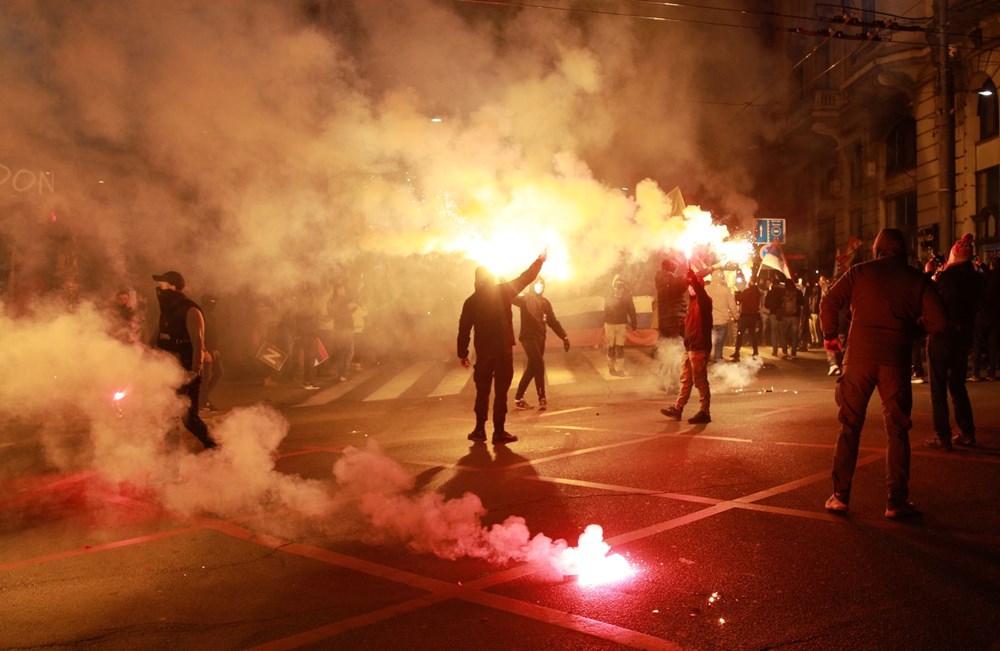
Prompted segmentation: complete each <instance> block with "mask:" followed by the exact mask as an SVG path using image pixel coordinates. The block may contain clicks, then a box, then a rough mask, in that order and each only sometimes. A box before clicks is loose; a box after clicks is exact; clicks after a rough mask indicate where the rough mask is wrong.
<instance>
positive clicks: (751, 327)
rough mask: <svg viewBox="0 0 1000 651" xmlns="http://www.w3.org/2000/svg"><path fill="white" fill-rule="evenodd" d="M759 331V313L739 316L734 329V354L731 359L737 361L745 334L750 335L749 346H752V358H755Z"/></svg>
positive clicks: (758, 342)
mask: <svg viewBox="0 0 1000 651" xmlns="http://www.w3.org/2000/svg"><path fill="white" fill-rule="evenodd" d="M760 329H761V323H760V313H759V312H754V313H753V314H741V315H740V320H739V322H738V324H737V327H736V354H735V355H733V357H735V358H736V359H739V357H740V348H742V347H743V335H744V334H745V333H747V332H749V333H750V344H751V345H752V346H753V354H754V357H756V356H757V346H758V345H759V344H760Z"/></svg>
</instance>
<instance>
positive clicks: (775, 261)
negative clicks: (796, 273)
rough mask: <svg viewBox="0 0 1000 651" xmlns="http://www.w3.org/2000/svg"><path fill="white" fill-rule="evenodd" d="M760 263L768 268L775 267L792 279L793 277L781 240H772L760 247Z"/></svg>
mask: <svg viewBox="0 0 1000 651" xmlns="http://www.w3.org/2000/svg"><path fill="white" fill-rule="evenodd" d="M760 265H761V266H762V267H767V268H768V269H774V270H775V271H777V272H779V273H780V274H781V275H782V276H784V277H785V278H786V279H791V277H792V272H791V270H790V269H789V268H788V262H787V261H786V260H785V252H784V250H783V249H782V248H781V242H779V241H778V240H777V239H775V240H772V241H771V243H770V244H765V245H764V246H762V247H760ZM758 273H759V272H758Z"/></svg>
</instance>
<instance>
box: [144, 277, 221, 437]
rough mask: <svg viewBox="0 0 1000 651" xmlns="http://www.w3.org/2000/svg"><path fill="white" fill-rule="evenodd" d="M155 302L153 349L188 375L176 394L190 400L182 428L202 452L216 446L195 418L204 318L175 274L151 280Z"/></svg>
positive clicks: (181, 280) (199, 390) (197, 402)
mask: <svg viewBox="0 0 1000 651" xmlns="http://www.w3.org/2000/svg"><path fill="white" fill-rule="evenodd" d="M153 280H155V281H156V299H157V301H158V302H159V304H160V319H159V322H158V323H159V327H158V329H157V332H156V340H155V341H154V342H153V346H154V347H156V348H159V349H160V350H165V351H167V352H168V353H171V354H172V355H174V356H175V357H176V358H177V361H179V362H180V364H181V366H182V367H183V368H184V370H185V371H187V372H188V377H187V381H186V382H185V383H184V384H182V385H181V386H180V388H179V389H177V393H179V394H180V395H183V396H187V397H188V398H189V399H190V404H188V410H187V413H186V414H185V415H184V418H183V421H184V427H186V428H187V429H188V430H189V431H190V432H191V433H192V434H194V435H195V438H197V439H198V440H199V441H201V444H202V445H204V446H205V449H211V448H214V447H216V446H217V443H216V442H215V440H214V439H213V438H212V437H211V435H209V433H208V426H207V425H205V421H203V420H202V419H201V417H200V416H198V407H199V397H200V393H201V371H202V365H203V364H204V358H205V317H204V315H202V313H201V308H200V307H199V306H198V304H197V303H195V302H194V301H192V300H191V299H190V298H188V297H187V296H185V295H184V293H183V291H181V290H183V289H184V285H185V283H184V277H183V276H182V275H180V274H179V273H178V272H176V271H168V272H166V273H163V274H159V275H156V276H153Z"/></svg>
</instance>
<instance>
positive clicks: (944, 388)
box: [457, 228, 1000, 519]
mask: <svg viewBox="0 0 1000 651" xmlns="http://www.w3.org/2000/svg"><path fill="white" fill-rule="evenodd" d="M908 254H909V251H908V250H907V248H906V240H905V238H904V236H903V233H902V231H900V230H899V229H895V228H886V229H883V230H882V231H881V232H880V233H879V234H878V236H877V237H876V239H875V243H874V245H873V247H872V256H873V259H872V260H870V261H867V262H862V263H859V264H856V265H854V266H852V267H850V269H848V270H847V271H846V272H845V273H843V274H842V275H841V276H840V277H839V278H837V279H836V281H835V282H831V280H830V279H828V278H827V277H825V276H820V277H819V278H817V279H816V281H815V282H810V283H807V284H806V285H805V287H804V289H800V288H799V286H798V284H797V283H795V282H794V281H793V280H792V279H790V278H780V279H773V280H772V279H760V280H758V279H757V278H753V277H752V278H751V279H750V280H749V281H747V282H745V283H744V282H742V279H740V278H738V279H737V285H742V284H745V287H742V288H741V289H739V290H738V291H737V292H735V293H734V292H732V291H731V289H730V287H729V286H728V285H727V283H726V279H725V276H724V274H723V273H722V271H721V269H720V268H719V267H718V265H713V266H706V267H703V268H702V269H701V271H699V272H696V271H694V270H693V269H692V268H691V266H690V265H685V266H682V265H681V264H680V261H679V259H678V258H677V257H676V256H674V255H668V256H666V257H665V258H664V260H662V262H661V266H660V269H659V271H658V272H657V274H656V278H655V287H656V296H655V299H654V307H653V316H654V322H653V323H654V328H656V330H657V335H658V341H657V345H656V347H655V348H654V351H653V354H654V356H657V357H659V358H660V359H661V368H660V372H661V379H662V385H661V387H662V388H665V389H669V388H670V387H671V382H670V380H669V378H665V377H663V376H665V375H667V374H668V371H667V370H665V369H666V364H667V359H668V358H670V357H672V355H671V354H669V353H668V351H673V350H682V351H683V352H682V353H681V354H680V355H679V356H678V359H679V364H678V377H677V381H676V383H677V395H676V398H675V399H674V400H673V403H672V404H670V405H668V406H667V407H665V408H663V409H661V410H660V411H661V413H662V414H663V415H664V416H666V417H667V418H669V419H672V420H680V419H681V417H682V414H683V411H684V408H685V407H686V405H687V403H688V402H689V401H690V400H691V397H692V393H693V389H697V390H698V394H699V396H698V398H699V403H698V411H697V412H696V413H695V414H694V415H693V416H692V417H691V418H689V419H688V422H689V423H691V424H695V425H704V424H708V423H711V422H712V417H711V387H710V385H709V379H708V366H709V364H710V363H722V362H723V355H722V347H723V345H724V342H725V341H726V338H727V337H728V335H729V330H730V327H731V325H732V324H736V335H735V336H736V344H735V351H734V353H733V355H732V356H731V357H730V360H731V361H739V360H740V357H741V351H742V347H743V345H744V343H748V344H749V345H750V347H751V349H752V355H753V356H754V357H755V358H756V357H758V356H759V353H760V351H759V348H760V346H762V345H770V347H771V355H772V357H775V358H777V357H778V355H779V353H778V351H779V349H780V351H781V353H780V356H781V359H789V360H793V359H796V357H797V353H798V352H800V351H805V350H808V349H809V348H810V347H819V346H822V347H823V349H824V350H825V352H826V356H827V361H828V364H829V371H828V375H831V376H838V377H837V383H836V388H835V391H834V393H835V401H836V404H837V406H838V421H839V423H840V433H839V435H838V438H837V442H836V446H835V455H834V463H833V472H832V480H833V494H832V495H831V496H830V498H829V499H828V500H827V501H826V504H825V507H826V509H827V510H829V511H831V512H834V513H844V512H846V511H847V510H848V508H849V504H850V497H851V488H852V481H853V475H854V470H855V467H856V465H857V459H858V451H859V448H860V440H861V430H862V428H863V426H864V422H865V417H866V413H867V408H868V402H869V400H870V398H871V395H872V393H873V392H874V391H875V390H876V389H877V390H878V392H879V395H880V397H881V399H882V405H883V418H884V421H885V430H886V433H887V435H888V448H887V453H886V509H885V516H886V517H887V518H892V519H895V518H905V517H911V516H914V515H918V514H919V511H918V510H917V508H916V507H915V506H914V505H913V503H912V502H911V501H910V500H909V469H910V442H909V430H910V428H911V427H912V425H913V423H912V421H911V420H910V411H911V409H912V406H913V395H912V391H913V390H912V385H913V384H914V383H915V377H916V374H918V373H923V372H926V373H927V375H929V377H930V390H931V407H932V412H933V424H934V431H935V436H934V437H933V438H931V439H929V440H927V441H926V445H927V446H929V447H931V448H935V449H939V450H945V451H950V450H952V449H953V445H963V446H972V445H976V432H975V422H974V418H973V413H972V406H971V403H970V401H969V396H968V392H967V391H966V389H965V383H966V380H967V379H973V380H979V379H984V380H993V379H994V378H995V377H996V371H997V355H998V349H997V341H998V334H997V333H998V327H1000V267H998V263H997V261H996V260H994V261H993V262H992V263H991V265H990V268H989V269H985V268H983V266H982V265H977V264H975V263H974V257H973V240H972V236H971V235H965V236H963V237H962V238H961V239H960V240H959V241H957V242H955V244H954V246H953V247H952V248H951V250H950V252H949V255H948V258H947V260H946V261H945V262H944V263H943V264H928V266H927V269H926V270H925V271H923V272H922V271H921V270H919V269H917V268H915V267H912V266H910V265H909V264H908V261H907V258H908ZM544 261H545V256H544V254H543V255H541V256H539V257H538V259H537V260H536V261H535V262H534V263H533V264H532V265H531V266H530V267H529V268H528V269H526V270H525V271H524V272H523V273H522V274H521V275H520V276H519V277H518V278H516V279H515V280H513V281H508V282H497V280H496V279H495V278H493V276H492V275H491V274H490V273H489V272H488V271H487V270H486V269H485V268H482V267H480V268H479V269H477V270H476V282H475V292H474V293H473V294H472V295H471V296H470V297H469V298H468V299H467V300H466V302H465V305H464V306H463V308H462V314H461V317H460V321H459V331H458V343H457V352H458V357H459V359H460V361H461V363H462V365H463V366H465V367H469V366H470V364H471V362H470V360H469V344H470V339H471V338H472V336H473V334H474V335H475V339H474V344H475V349H476V363H475V374H474V377H475V384H476V401H475V414H476V426H475V428H474V429H473V431H472V432H471V433H470V434H469V435H468V438H469V439H470V440H472V441H474V442H481V441H485V440H486V429H485V428H486V422H487V419H488V416H489V400H490V395H491V392H492V393H493V443H494V444H506V443H511V442H514V441H516V440H517V436H515V435H513V434H510V433H509V432H507V431H506V429H505V425H506V414H507V392H508V389H509V387H510V384H511V381H512V379H513V373H514V371H513V347H514V345H515V341H514V329H513V322H512V306H513V305H517V306H518V307H519V308H520V309H521V317H522V326H521V336H520V340H521V343H522V345H523V346H524V348H525V351H526V352H527V354H528V368H527V369H526V370H525V373H524V375H523V376H522V378H521V382H520V384H519V386H518V388H517V393H516V396H515V405H516V406H517V407H519V408H528V407H529V405H528V404H527V402H526V401H525V399H524V393H525V391H526V389H527V387H528V386H529V384H530V382H531V381H532V380H534V381H535V384H536V388H537V391H538V396H539V405H540V406H544V405H545V404H546V399H545V389H544V362H543V354H544V338H545V334H546V329H547V327H548V328H552V330H553V331H554V332H555V333H556V334H557V335H558V336H559V337H560V338H562V339H563V341H564V347H565V349H566V350H567V351H568V350H569V338H568V336H567V334H566V332H565V330H564V329H563V328H562V326H561V324H560V323H559V321H558V320H557V319H556V317H555V313H554V312H553V310H552V306H551V303H549V301H548V300H547V299H543V298H542V297H541V294H542V291H543V289H544V284H542V283H538V284H536V285H535V286H534V288H533V289H532V291H531V292H529V293H528V295H527V296H519V294H520V292H521V291H522V290H523V289H524V288H526V287H528V286H529V285H530V284H531V283H532V281H534V280H535V278H536V277H537V276H538V273H539V272H540V270H541V267H542V264H543V263H544ZM706 278H707V280H706ZM636 328H637V319H636V310H635V304H634V300H633V297H632V294H631V292H630V291H629V288H628V287H627V285H626V283H625V282H624V280H623V279H622V278H621V277H620V276H615V278H614V279H613V281H612V283H611V288H610V292H609V294H608V295H607V297H606V299H605V309H604V334H605V345H606V350H607V357H608V372H609V374H611V375H622V374H624V372H625V370H624V346H625V341H626V335H627V332H628V331H629V330H630V329H632V330H634V329H636ZM918 361H919V364H920V365H919V367H918ZM925 361H926V364H925ZM970 367H971V369H972V370H971V376H970V375H969V373H970ZM924 369H926V371H925V370H924ZM982 371H985V375H981V372H982ZM911 376H913V377H911ZM949 396H950V398H951V404H952V407H953V409H954V412H955V414H954V416H955V422H956V425H957V427H958V430H959V431H958V432H957V433H954V434H953V433H952V431H951V426H950V415H949V408H948V398H949Z"/></svg>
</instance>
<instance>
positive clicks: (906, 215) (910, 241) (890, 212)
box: [886, 192, 919, 257]
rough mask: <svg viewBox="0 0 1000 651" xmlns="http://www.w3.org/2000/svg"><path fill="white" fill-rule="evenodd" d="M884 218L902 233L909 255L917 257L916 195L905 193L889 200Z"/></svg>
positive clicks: (914, 193)
mask: <svg viewBox="0 0 1000 651" xmlns="http://www.w3.org/2000/svg"><path fill="white" fill-rule="evenodd" d="M886 208H887V210H886V217H888V219H889V221H890V223H891V225H892V226H893V227H895V228H898V229H899V230H901V231H903V235H905V236H906V242H907V245H908V247H909V251H910V254H911V255H912V256H914V257H916V256H918V255H919V250H918V244H917V193H916V192H907V193H906V194H901V195H899V196H896V197H893V198H891V199H889V205H888V206H886Z"/></svg>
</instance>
